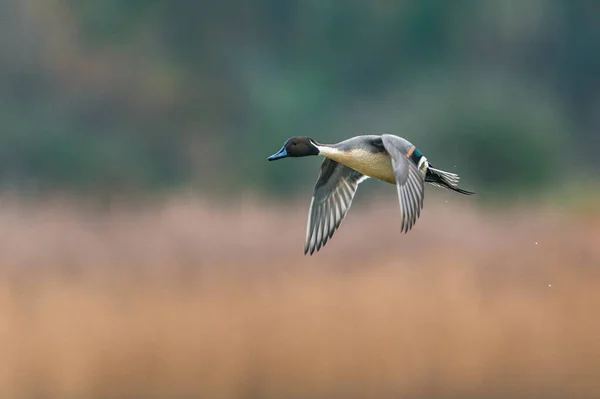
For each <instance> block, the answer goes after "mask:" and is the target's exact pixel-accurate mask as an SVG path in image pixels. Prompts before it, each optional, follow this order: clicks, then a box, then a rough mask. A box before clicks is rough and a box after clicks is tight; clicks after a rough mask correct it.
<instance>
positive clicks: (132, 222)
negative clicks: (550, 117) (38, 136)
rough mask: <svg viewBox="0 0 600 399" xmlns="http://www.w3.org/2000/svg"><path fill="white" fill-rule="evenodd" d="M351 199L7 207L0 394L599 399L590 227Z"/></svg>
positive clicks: (0, 216) (596, 230) (558, 217)
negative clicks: (332, 225) (410, 212)
mask: <svg viewBox="0 0 600 399" xmlns="http://www.w3.org/2000/svg"><path fill="white" fill-rule="evenodd" d="M451 202H455V201H451ZM436 203H437V207H436ZM359 205H361V204H357V205H356V206H355V207H354V208H353V209H352V211H351V212H350V214H349V216H348V218H347V220H346V221H345V222H344V223H343V226H342V229H341V230H340V231H339V232H338V233H337V234H336V236H335V237H334V239H333V240H332V241H330V243H328V244H327V246H326V247H325V249H324V250H323V251H322V252H320V253H318V254H317V255H315V256H312V257H305V256H303V255H302V249H303V235H304V222H305V218H306V204H301V205H298V206H295V205H290V206H289V207H287V208H282V207H274V206H269V207H265V206H263V207H261V206H258V205H255V204H254V203H253V202H251V201H244V202H243V205H241V206H237V207H232V208H231V209H225V208H224V207H223V208H220V207H215V206H209V205H207V204H203V203H199V202H196V201H193V200H189V201H186V200H178V201H174V202H172V203H167V204H164V205H162V206H151V207H146V208H144V209H127V208H126V207H122V208H119V209H114V210H112V211H110V212H108V213H102V214H101V213H99V212H92V211H89V210H87V211H86V210H84V209H77V210H75V209H74V207H70V206H69V205H67V202H58V203H56V204H47V205H44V206H39V205H38V206H26V205H22V204H21V205H17V204H16V203H15V204H11V203H10V202H9V203H6V202H5V203H4V205H3V206H2V207H0V238H1V239H0V242H1V244H0V245H1V246H2V248H1V251H0V265H1V271H0V273H1V277H0V345H1V356H0V359H1V360H0V396H1V397H3V398H11V397H25V398H34V397H36V398H38V397H53V398H63V397H66V398H71V397H76V398H86V397H90V398H91V397H133V396H134V395H140V396H136V397H165V398H174V397H188V395H189V396H190V397H202V398H211V399H218V398H308V397H311V398H325V397H327V398H399V397H411V398H429V397H446V398H447V397H459V398H466V397H510V398H514V397H569V398H576V397H598V396H600V382H599V381H600V380H599V379H598V375H599V374H598V372H599V370H600V318H599V317H598V312H599V309H600V271H599V266H600V247H599V246H598V244H600V220H599V219H598V218H594V217H588V218H586V219H583V218H581V217H580V218H579V219H577V218H574V217H573V216H572V215H565V214H559V213H556V212H553V211H550V210H537V211H535V212H533V211H531V210H527V209H524V210H521V211H517V210H513V211H511V212H497V213H493V214H490V213H489V212H487V213H486V212H483V211H481V210H478V209H475V208H471V207H466V206H465V207H459V206H456V205H453V204H452V203H450V204H448V203H446V202H445V201H443V200H440V199H436V200H433V199H431V200H429V201H428V204H427V207H426V209H425V212H424V213H423V215H422V217H421V220H420V221H419V223H418V224H417V226H416V227H415V229H414V230H413V231H412V232H411V233H410V234H408V235H401V234H400V233H399V230H400V226H399V222H398V217H397V208H396V203H395V201H394V200H393V199H390V198H387V197H386V199H385V200H384V201H377V202H376V203H375V204H374V205H371V206H370V207H364V206H359Z"/></svg>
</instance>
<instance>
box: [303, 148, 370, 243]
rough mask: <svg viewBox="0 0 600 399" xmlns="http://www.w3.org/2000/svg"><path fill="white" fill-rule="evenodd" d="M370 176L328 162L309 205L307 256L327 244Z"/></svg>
mask: <svg viewBox="0 0 600 399" xmlns="http://www.w3.org/2000/svg"><path fill="white" fill-rule="evenodd" d="M366 178H367V176H365V175H363V174H362V173H360V172H357V171H355V170H354V169H352V168H349V167H347V166H345V165H342V164H341V163H338V162H336V161H333V160H331V159H329V158H326V159H325V160H324V161H323V163H322V164H321V170H320V172H319V177H318V179H317V182H316V183H315V189H314V192H313V196H312V199H311V201H310V208H309V211H308V223H307V225H306V241H305V244H304V254H306V253H307V252H309V251H310V254H311V255H312V254H313V252H315V250H316V251H317V252H318V251H319V249H321V247H323V246H325V244H327V240H328V239H330V238H331V237H333V233H335V231H336V230H337V228H338V227H339V226H340V223H341V222H342V219H344V216H346V213H347V212H348V209H349V208H350V204H351V203H352V199H353V198H354V194H355V193H356V189H357V188H358V185H359V184H360V182H362V181H363V180H365V179H366Z"/></svg>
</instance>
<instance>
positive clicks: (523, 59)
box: [0, 0, 600, 192]
mask: <svg viewBox="0 0 600 399" xmlns="http://www.w3.org/2000/svg"><path fill="white" fill-rule="evenodd" d="M599 16H600V3H598V2H595V1H583V0H579V1H577V0H576V1H573V0H528V1H522V2H517V1H475V0H456V1H454V2H448V1H444V0H405V1H398V2H390V1H369V2H364V1H361V2H357V1H344V2H341V1H340V2H335V1H318V0H307V1H302V2H296V1H283V0H253V1H247V2H243V1H233V0H223V1H218V2H217V1H214V2H209V1H195V2H193V1H184V0H173V1H158V0H131V1H119V0H104V1H96V0H79V1H77V2H71V1H67V0H55V1H48V2H39V1H34V0H27V1H21V0H7V1H4V2H2V3H0V38H1V39H0V50H1V51H0V79H1V80H2V90H1V91H0V101H1V102H2V107H0V114H1V117H2V119H1V120H2V127H3V128H2V130H1V131H0V154H1V155H0V184H1V185H2V186H3V187H8V188H18V189H23V190H33V191H34V192H37V191H38V190H48V189H50V190H55V189H60V190H75V191H80V190H84V191H86V190H100V191H107V192H113V191H115V192H119V191H123V190H144V191H146V190H155V189H161V188H172V187H183V186H190V185H191V187H194V188H195V189H196V190H197V191H200V192H209V191H214V190H217V191H216V192H218V190H222V189H226V190H237V189H239V190H243V189H245V188H252V189H265V190H273V191H279V192H283V191H286V190H289V189H291V188H294V187H295V186H297V185H311V184H312V183H313V181H314V179H315V178H316V169H315V168H316V165H315V164H313V163H310V164H309V165H310V170H311V173H309V174H308V175H305V174H304V173H302V171H303V170H304V169H303V166H306V163H304V162H285V163H282V164H281V165H278V166H279V167H274V166H273V164H269V163H267V162H266V161H265V158H266V156H268V155H269V154H270V153H272V152H274V151H276V150H277V149H278V148H279V146H280V145H281V143H282V142H283V140H285V139H286V138H287V137H289V136H292V135H309V136H312V137H315V138H316V139H318V140H319V141H322V142H334V141H337V140H340V139H342V138H345V137H348V136H352V135H356V134H362V133H367V132H369V133H382V132H391V133H395V134H398V135H401V136H405V137H407V138H409V139H410V140H412V141H413V142H416V143H418V144H419V146H420V148H421V149H422V151H423V152H425V153H426V154H428V156H429V158H430V159H435V160H436V162H435V163H436V164H439V165H440V166H447V168H453V167H454V165H456V168H457V170H460V171H461V174H462V175H463V176H464V179H468V181H469V182H470V183H471V186H478V187H480V188H482V189H483V190H484V191H485V190H493V189H496V188H498V189H501V190H504V189H506V188H511V189H519V188H533V190H534V191H535V190H536V189H538V188H543V187H544V186H546V185H548V184H550V183H551V184H554V183H556V181H557V179H558V178H560V177H564V176H567V175H568V174H569V173H570V172H571V171H581V170H583V171H584V173H577V174H576V176H579V177H580V178H581V179H585V178H587V177H589V176H594V173H597V172H598V170H599V166H600V159H599V158H598V156H597V155H596V153H597V150H598V149H600V138H599V135H598V131H599V129H600V118H599V117H598V115H599V114H598V107H599V106H600V44H599V43H600V29H599V27H600V23H599V21H600V19H599V18H600V17H599ZM313 169H314V170H313ZM290 177H291V178H290ZM291 182H293V183H291ZM234 183H235V184H234ZM231 187H235V189H232V188H231Z"/></svg>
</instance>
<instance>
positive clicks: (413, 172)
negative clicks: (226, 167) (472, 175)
mask: <svg viewBox="0 0 600 399" xmlns="http://www.w3.org/2000/svg"><path fill="white" fill-rule="evenodd" d="M309 155H321V156H323V157H325V160H324V161H323V163H322V164H321V170H320V172H319V177H318V178H317V182H316V184H315V187H314V192H313V196H312V199H311V201H310V208H309V211H308V223H307V226H306V239H305V244H304V254H307V253H308V252H309V251H310V254H311V255H312V254H313V253H314V252H315V250H316V251H317V252H318V251H319V250H320V249H321V247H324V246H325V244H327V240H328V239H331V238H332V237H333V234H334V233H335V231H336V230H337V229H338V227H339V226H340V223H341V222H342V219H344V217H345V216H346V213H347V212H348V209H349V208H350V204H351V203H352V199H353V198H354V194H355V193H356V189H357V188H358V185H359V184H360V183H361V182H363V181H364V180H365V179H367V178H369V177H370V178H373V179H376V180H380V181H383V182H387V183H390V184H395V185H396V188H397V191H398V199H399V201H400V213H401V216H402V227H401V231H402V232H404V233H408V231H409V230H410V229H412V227H413V226H414V224H415V223H416V221H417V219H418V217H419V216H420V214H421V209H422V208H423V198H424V195H425V193H424V189H425V183H430V184H432V185H434V186H437V187H442V188H445V189H448V190H452V191H455V192H457V193H460V194H465V195H471V194H474V193H472V192H470V191H466V190H463V189H461V188H459V187H458V181H459V176H458V175H456V174H454V173H449V172H444V171H442V170H439V169H436V168H434V167H433V166H432V165H431V164H430V163H429V162H428V161H427V158H425V156H424V155H423V154H422V153H421V152H420V151H419V150H418V149H417V148H416V147H415V146H414V145H413V144H412V143H410V142H409V141H408V140H406V139H403V138H402V137H398V136H395V135H392V134H383V135H363V136H356V137H352V138H350V139H347V140H344V141H341V142H339V143H337V144H321V143H317V142H316V141H315V140H313V139H312V138H310V137H304V136H301V137H291V138H289V139H288V140H287V141H286V142H285V143H284V144H283V147H281V149H280V150H279V151H278V152H277V153H275V154H273V155H271V156H270V157H269V158H267V159H268V160H269V161H275V160H278V159H283V158H287V157H305V156H309Z"/></svg>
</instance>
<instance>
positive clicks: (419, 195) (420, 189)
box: [382, 135, 425, 233]
mask: <svg viewBox="0 0 600 399" xmlns="http://www.w3.org/2000/svg"><path fill="white" fill-rule="evenodd" d="M382 141H383V146H384V147H385V149H386V151H387V152H388V153H389V154H390V157H391V158H392V167H393V168H394V175H395V176H396V188H397V190H398V200H399V201H400V212H401V214H402V230H401V231H404V232H405V233H408V231H409V230H410V229H412V227H413V226H414V224H415V223H416V222H417V219H418V218H419V216H420V215H421V209H423V199H424V198H425V174H424V173H423V172H421V171H420V170H419V169H418V167H417V165H415V163H414V162H413V161H412V160H411V159H410V158H409V157H407V155H406V154H407V151H406V150H407V149H406V148H405V147H406V144H407V142H406V141H404V140H402V139H400V138H398V137H395V136H391V135H383V136H382Z"/></svg>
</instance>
